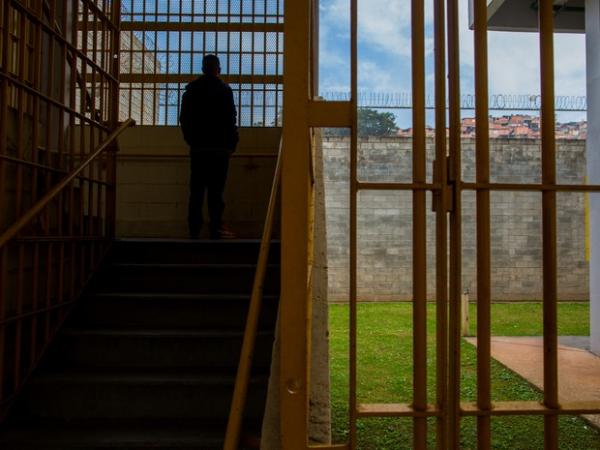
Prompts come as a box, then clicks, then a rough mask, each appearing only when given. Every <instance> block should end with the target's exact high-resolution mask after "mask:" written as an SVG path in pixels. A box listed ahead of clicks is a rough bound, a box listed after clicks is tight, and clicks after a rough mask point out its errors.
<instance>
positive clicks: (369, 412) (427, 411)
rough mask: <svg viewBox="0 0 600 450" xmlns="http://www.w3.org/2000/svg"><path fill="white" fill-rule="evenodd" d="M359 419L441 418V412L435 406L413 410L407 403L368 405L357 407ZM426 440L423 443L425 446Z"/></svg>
mask: <svg viewBox="0 0 600 450" xmlns="http://www.w3.org/2000/svg"><path fill="white" fill-rule="evenodd" d="M358 416H359V417H413V418H422V419H426V418H427V417H441V416H442V411H441V410H440V409H439V408H438V407H437V406H436V405H430V404H425V407H420V408H419V409H417V408H415V407H414V405H413V404H408V403H368V404H360V405H358ZM426 442H427V439H425V441H423V443H424V444H426Z"/></svg>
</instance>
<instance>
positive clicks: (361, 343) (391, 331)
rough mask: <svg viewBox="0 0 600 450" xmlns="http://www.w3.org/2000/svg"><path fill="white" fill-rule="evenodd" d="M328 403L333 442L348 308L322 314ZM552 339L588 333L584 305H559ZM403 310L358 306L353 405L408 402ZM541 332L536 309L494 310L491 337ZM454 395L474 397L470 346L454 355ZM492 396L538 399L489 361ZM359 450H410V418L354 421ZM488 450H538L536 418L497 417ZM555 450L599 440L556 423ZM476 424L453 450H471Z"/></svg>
mask: <svg viewBox="0 0 600 450" xmlns="http://www.w3.org/2000/svg"><path fill="white" fill-rule="evenodd" d="M329 314H330V316H329V325H330V339H331V341H330V352H331V354H330V360H331V402H332V420H333V437H334V441H335V442H344V441H346V436H347V428H348V425H347V424H348V407H347V403H348V306H347V305H331V306H330V308H329ZM558 314H559V334H561V335H575V336H582V335H588V334H589V320H588V317H589V309H588V305H587V304H560V305H559V311H558ZM411 318H412V313H411V305H410V304H409V303H362V304H359V305H358V332H357V337H358V350H357V351H358V389H357V391H358V392H357V397H358V401H359V402H362V403H365V402H375V403H376V402H383V403H398V402H410V401H411V395H412V362H411V361H412V338H411V335H412V333H411V327H412V325H411V323H412V319H411ZM471 318H472V320H471V327H470V329H471V332H473V331H474V330H475V327H476V321H475V309H474V307H472V308H471ZM427 326H428V355H427V361H428V397H429V402H431V403H433V402H435V372H434V370H435V335H434V332H435V307H434V306H433V305H429V307H428V323H427ZM541 330H542V320H541V305H540V304H539V303H519V304H494V305H493V306H492V333H493V334H494V335H498V336H511V335H512V336H535V335H540V334H541ZM461 351H462V359H461V361H462V380H461V396H462V400H463V401H473V400H475V398H476V352H475V348H474V347H473V346H471V345H470V344H467V343H463V345H462V348H461ZM492 395H493V399H494V400H496V401H501V400H539V399H541V398H542V397H541V394H540V393H539V392H538V391H537V390H536V389H535V388H534V387H532V386H531V385H529V384H528V383H527V382H526V381H525V380H523V379H522V378H521V377H519V376H518V375H516V374H514V373H513V372H511V371H510V370H508V369H506V368H504V367H503V366H502V365H500V364H498V363H496V362H495V361H492ZM434 423H435V422H434V421H431V422H430V424H431V426H430V427H429V429H430V439H429V443H430V447H431V448H434V444H435V433H434V431H435V425H434ZM358 430H359V431H358V434H359V448H360V449H361V450H362V449H364V450H367V449H369V450H370V449H373V450H374V449H378V450H380V449H390V450H399V449H410V448H412V445H411V438H412V421H411V420H410V419H396V418H384V419H362V420H360V421H359V424H358ZM492 433H493V437H492V441H493V448H494V449H507V450H509V449H510V450H520V449H522V450H530V449H531V450H535V449H543V448H544V445H543V435H544V433H543V419H542V418H541V417H501V418H500V417H498V418H493V419H492ZM560 437H561V444H560V448H561V449H577V450H592V449H600V433H599V432H598V431H597V430H596V429H595V428H593V427H591V426H590V425H588V424H587V422H585V421H584V420H582V419H580V418H578V417H572V416H565V417H561V418H560ZM476 439H477V437H476V422H475V420H473V419H471V418H466V419H463V421H462V425H461V442H462V445H461V448H463V449H475V448H477V445H476V442H477V441H476Z"/></svg>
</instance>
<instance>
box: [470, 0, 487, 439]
mask: <svg viewBox="0 0 600 450" xmlns="http://www.w3.org/2000/svg"><path fill="white" fill-rule="evenodd" d="M474 11H475V33H474V35H473V37H474V41H475V42H474V45H475V117H476V119H475V122H476V141H475V155H476V161H475V163H476V180H477V183H489V181H490V158H489V153H490V146H489V118H488V116H489V109H488V95H489V92H488V51H487V2H486V0H476V1H475V3H474ZM476 205H477V212H476V214H477V217H476V222H477V237H476V239H477V406H478V408H479V409H480V410H482V411H484V412H487V411H489V410H490V409H491V407H492V404H491V373H490V364H491V363H490V359H491V354H490V332H491V330H490V328H491V312H490V307H491V305H490V302H491V290H490V285H491V275H490V274H491V268H490V267H491V262H490V191H489V190H488V189H478V190H477V193H476ZM467 308H468V305H467ZM490 446H491V421H490V416H489V415H486V414H483V415H480V416H478V417H477V448H478V449H480V450H487V449H489V448H490Z"/></svg>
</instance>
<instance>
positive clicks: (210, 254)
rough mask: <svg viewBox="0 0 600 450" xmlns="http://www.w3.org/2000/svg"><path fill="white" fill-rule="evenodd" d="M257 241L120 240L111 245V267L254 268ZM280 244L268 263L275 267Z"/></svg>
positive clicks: (276, 243)
mask: <svg viewBox="0 0 600 450" xmlns="http://www.w3.org/2000/svg"><path fill="white" fill-rule="evenodd" d="M259 247H260V241H258V240H256V239H233V240H189V239H122V240H118V241H116V242H115V243H114V245H113V250H112V255H111V261H112V262H114V263H145V264H207V263H211V264H225V263H242V264H256V261H257V259H258V250H259ZM280 249H281V246H280V243H279V241H273V242H272V243H271V246H270V249H269V263H271V264H278V263H279V260H280V257H279V256H280Z"/></svg>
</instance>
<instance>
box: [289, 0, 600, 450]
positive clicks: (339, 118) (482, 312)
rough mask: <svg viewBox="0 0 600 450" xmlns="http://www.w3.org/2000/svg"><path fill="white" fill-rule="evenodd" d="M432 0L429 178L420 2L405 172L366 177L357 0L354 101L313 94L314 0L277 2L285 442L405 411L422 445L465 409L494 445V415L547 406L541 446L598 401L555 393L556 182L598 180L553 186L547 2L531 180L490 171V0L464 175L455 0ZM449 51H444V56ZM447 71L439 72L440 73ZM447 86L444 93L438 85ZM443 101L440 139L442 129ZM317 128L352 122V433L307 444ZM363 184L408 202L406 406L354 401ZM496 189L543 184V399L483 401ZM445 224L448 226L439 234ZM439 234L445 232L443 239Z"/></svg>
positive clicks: (483, 444) (456, 425) (561, 188)
mask: <svg viewBox="0 0 600 450" xmlns="http://www.w3.org/2000/svg"><path fill="white" fill-rule="evenodd" d="M432 1H433V5H434V42H435V97H436V112H435V124H436V136H435V137H436V139H435V142H436V144H435V155H436V163H435V167H434V173H433V180H432V182H427V179H426V158H425V150H426V149H425V83H424V80H425V14H424V6H425V5H424V1H423V0H412V1H411V22H412V32H411V37H412V39H411V42H412V102H413V143H412V158H413V159H412V162H413V172H412V181H411V182H409V183H373V182H363V181H360V180H359V178H358V176H357V156H358V155H357V147H358V139H357V67H358V65H357V39H358V37H357V19H358V17H357V15H358V9H357V0H350V3H349V5H350V33H351V35H350V38H351V40H350V41H351V44H350V50H351V59H350V68H351V99H350V101H347V102H344V101H341V102H324V101H319V100H317V89H316V84H317V83H316V79H317V76H316V73H317V72H316V71H317V67H316V66H317V60H318V55H317V51H316V47H317V45H316V42H318V20H317V17H318V11H317V9H318V8H317V6H318V2H317V1H316V0H304V1H288V2H286V4H285V17H286V21H285V29H284V32H285V35H284V37H285V47H284V57H285V66H284V80H285V83H284V104H285V105H287V107H286V111H285V117H284V126H283V142H284V149H283V155H282V158H283V159H282V164H283V171H282V174H283V175H282V299H281V311H280V321H281V329H280V333H281V351H282V358H281V370H280V375H281V383H280V396H281V432H282V448H283V449H285V450H289V449H306V448H331V449H333V448H349V449H355V448H357V422H358V421H359V420H360V419H362V418H366V417H408V418H412V420H413V430H414V431H413V437H412V439H413V443H412V448H415V449H424V448H426V447H427V435H428V433H429V432H431V431H433V430H428V426H427V418H435V420H436V427H435V433H436V442H437V448H439V449H458V448H459V442H460V423H461V419H462V418H463V417H467V416H475V417H476V418H477V433H478V439H477V441H478V447H479V448H480V449H489V448H491V425H490V424H491V419H492V418H493V417H496V416H502V415H518V416H543V417H544V426H545V432H544V439H545V447H546V448H547V449H556V448H558V442H559V436H558V416H559V415H561V414H583V413H588V414H589V413H600V404H597V403H581V402H562V403H559V399H558V363H557V347H558V346H557V251H556V240H557V236H556V235H557V230H556V194H557V192H591V191H594V192H597V191H600V186H597V185H583V184H569V185H566V184H558V183H557V177H556V154H555V147H556V143H555V129H554V128H555V125H554V124H555V113H554V68H553V57H554V53H553V20H554V19H553V2H552V0H545V1H542V2H539V37H540V67H541V74H540V75H541V80H542V84H541V99H542V102H541V104H542V108H541V119H542V120H541V122H542V153H541V154H542V179H541V183H527V184H523V183H520V184H512V183H496V182H491V181H490V157H489V155H490V148H489V129H488V112H489V110H488V100H487V99H488V62H487V51H488V45H487V1H486V0H474V16H475V27H474V28H475V33H474V40H475V42H474V43H475V91H476V126H477V128H476V134H477V137H476V177H475V181H474V182H464V181H463V180H462V173H461V141H460V125H461V123H460V122H461V117H460V70H459V63H460V58H459V31H460V30H459V3H458V0H432ZM446 49H447V53H448V54H447V55H446ZM446 78H447V84H446ZM446 87H447V89H448V92H446ZM446 108H448V116H447V117H448V128H449V138H448V139H446V120H447V118H446ZM313 127H347V128H350V129H351V133H350V136H351V138H350V155H351V162H350V335H349V342H350V369H349V370H350V373H349V379H350V389H349V392H350V395H349V408H350V423H349V427H350V433H349V442H347V443H346V444H340V445H329V446H323V445H321V446H313V445H310V444H309V442H308V417H309V392H310V379H309V374H310V361H311V355H310V348H311V346H310V342H311V336H310V330H311V298H310V292H311V291H310V272H311V255H312V239H311V230H312V221H311V208H312V207H313V206H312V205H313V202H312V196H313V192H312V185H311V180H310V167H311V160H310V158H311V156H310V155H311V151H310V146H311V139H310V134H309V133H310V129H311V128H313ZM363 190H393V191H404V192H410V193H411V194H412V202H413V211H412V217H413V249H412V253H413V259H412V266H413V300H412V304H413V367H414V369H413V398H412V402H410V403H405V404H398V403H394V404H359V403H358V401H357V395H356V391H357V200H358V193H359V192H360V191H363ZM427 191H430V192H431V193H432V194H433V199H434V208H435V212H436V214H435V217H436V282H435V286H436V293H435V294H436V330H435V335H436V349H437V350H436V396H435V402H434V404H427V366H426V351H427V342H426V337H427V328H426V301H427V283H426V256H427V254H426V235H425V224H426V193H427ZM494 191H517V192H518V191H522V192H540V193H541V196H542V241H543V323H544V328H543V329H544V338H543V346H544V386H545V390H544V399H543V401H542V402H533V401H532V402H524V401H521V402H495V401H494V402H493V401H492V396H491V370H490V367H491V355H490V335H491V329H490V327H491V313H490V306H491V288H490V286H491V263H490V253H491V252H490V194H491V193H492V192H494ZM465 192H474V193H475V198H476V207H477V211H476V226H477V234H476V267H477V291H478V295H477V336H478V346H477V401H476V402H473V403H468V402H462V401H461V398H460V378H461V366H460V362H461V355H460V343H461V336H460V331H461V330H460V327H461V320H460V298H461V293H462V285H461V267H462V261H461V248H462V243H461V233H462V223H461V200H462V197H463V193H465ZM448 229H449V232H448ZM448 237H449V240H448Z"/></svg>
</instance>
